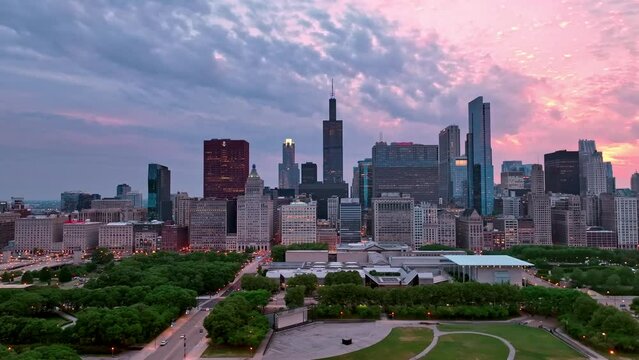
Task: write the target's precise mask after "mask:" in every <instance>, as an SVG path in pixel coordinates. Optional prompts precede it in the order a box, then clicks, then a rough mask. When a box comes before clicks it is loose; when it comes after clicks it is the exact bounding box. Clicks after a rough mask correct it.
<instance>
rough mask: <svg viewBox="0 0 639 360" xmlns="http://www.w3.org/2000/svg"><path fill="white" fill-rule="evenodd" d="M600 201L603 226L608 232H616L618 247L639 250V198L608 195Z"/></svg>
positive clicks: (603, 195) (602, 196)
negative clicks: (638, 240) (638, 216)
mask: <svg viewBox="0 0 639 360" xmlns="http://www.w3.org/2000/svg"><path fill="white" fill-rule="evenodd" d="M600 200H601V225H602V226H603V227H604V228H606V230H612V231H614V232H615V235H616V240H617V247H618V248H620V249H626V250H639V244H638V243H637V238H638V237H639V225H638V223H637V198H636V197H634V196H620V195H614V194H608V193H606V194H602V195H601V197H600Z"/></svg>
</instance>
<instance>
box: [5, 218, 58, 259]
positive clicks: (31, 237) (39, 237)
mask: <svg viewBox="0 0 639 360" xmlns="http://www.w3.org/2000/svg"><path fill="white" fill-rule="evenodd" d="M62 223H64V218H63V217H57V216H55V215H51V216H44V215H42V216H40V215H38V216H29V217H26V218H21V219H17V220H16V224H15V229H16V230H15V231H16V233H15V246H16V251H29V252H30V251H33V250H43V251H45V252H52V251H53V252H56V251H62V247H63V246H62Z"/></svg>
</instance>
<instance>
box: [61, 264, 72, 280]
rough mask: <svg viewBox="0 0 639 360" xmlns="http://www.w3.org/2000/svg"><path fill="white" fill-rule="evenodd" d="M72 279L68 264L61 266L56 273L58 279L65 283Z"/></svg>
mask: <svg viewBox="0 0 639 360" xmlns="http://www.w3.org/2000/svg"><path fill="white" fill-rule="evenodd" d="M71 279H73V274H71V270H70V269H69V267H68V266H63V267H62V268H61V269H60V272H59V273H58V280H59V281H60V282H61V283H66V282H69V281H71Z"/></svg>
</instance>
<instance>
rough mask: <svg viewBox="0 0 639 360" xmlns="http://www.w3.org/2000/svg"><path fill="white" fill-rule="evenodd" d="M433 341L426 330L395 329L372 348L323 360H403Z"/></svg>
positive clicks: (431, 334) (430, 334) (431, 333)
mask: <svg viewBox="0 0 639 360" xmlns="http://www.w3.org/2000/svg"><path fill="white" fill-rule="evenodd" d="M432 340H433V332H432V331H431V330H430V329H427V328H395V329H393V330H391V332H390V334H388V336H386V337H385V338H384V340H382V341H380V342H378V343H377V344H375V345H373V346H369V347H367V348H365V349H361V350H358V351H355V352H352V353H349V354H344V355H340V356H335V357H332V358H328V359H325V360H387V359H397V360H404V359H410V358H411V357H413V356H415V355H417V354H419V353H420V352H421V351H422V350H424V349H425V348H426V347H427V346H428V344H430V343H431V341H432Z"/></svg>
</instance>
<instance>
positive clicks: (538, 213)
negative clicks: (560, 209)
mask: <svg viewBox="0 0 639 360" xmlns="http://www.w3.org/2000/svg"><path fill="white" fill-rule="evenodd" d="M528 217H530V218H531V219H532V220H533V225H534V238H533V244H534V245H552V218H551V201H550V196H548V195H547V194H546V186H545V177H544V170H543V167H542V166H541V164H533V165H532V169H531V173H530V194H528Z"/></svg>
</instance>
